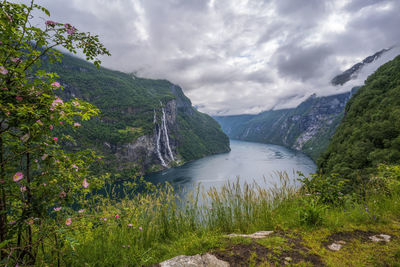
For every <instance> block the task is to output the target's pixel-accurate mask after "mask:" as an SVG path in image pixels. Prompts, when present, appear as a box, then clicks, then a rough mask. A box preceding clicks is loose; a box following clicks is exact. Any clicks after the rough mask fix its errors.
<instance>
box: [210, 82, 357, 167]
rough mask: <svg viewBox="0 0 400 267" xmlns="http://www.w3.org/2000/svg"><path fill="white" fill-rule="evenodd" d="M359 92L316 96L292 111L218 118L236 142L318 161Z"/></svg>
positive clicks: (271, 111)
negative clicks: (289, 151)
mask: <svg viewBox="0 0 400 267" xmlns="http://www.w3.org/2000/svg"><path fill="white" fill-rule="evenodd" d="M356 90H357V88H354V89H353V90H352V91H351V92H348V93H343V94H338V95H332V96H326V97H317V96H316V95H312V96H310V97H309V98H308V99H307V100H306V101H304V102H302V103H301V104H300V105H299V106H297V107H296V108H292V109H283V110H270V111H265V112H262V113H260V114H257V115H236V116H215V117H214V118H215V119H216V120H217V121H218V122H219V123H220V125H221V127H222V129H223V130H224V132H225V133H226V134H227V135H228V136H229V137H230V138H232V139H239V140H246V141H254V142H261V143H270V144H276V145H282V146H286V147H289V148H292V149H295V150H300V151H303V152H304V153H306V154H307V155H309V156H310V157H312V158H313V159H314V160H316V159H317V158H318V156H319V155H320V154H321V152H322V151H324V150H325V149H326V147H327V146H328V144H329V139H330V137H331V136H332V135H333V133H334V132H335V130H336V127H337V126H338V125H339V123H340V121H341V119H342V117H343V110H344V107H345V105H346V103H347V101H348V100H349V99H350V97H351V96H352V94H353V93H354V92H355V91H356Z"/></svg>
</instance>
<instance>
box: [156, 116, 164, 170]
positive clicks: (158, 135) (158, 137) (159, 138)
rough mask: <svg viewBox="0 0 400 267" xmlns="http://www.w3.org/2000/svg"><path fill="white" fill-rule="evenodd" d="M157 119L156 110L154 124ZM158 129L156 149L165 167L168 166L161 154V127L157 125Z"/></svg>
mask: <svg viewBox="0 0 400 267" xmlns="http://www.w3.org/2000/svg"><path fill="white" fill-rule="evenodd" d="M156 121H157V116H156V111H155V110H154V124H155V123H156ZM156 131H157V141H156V150H157V156H158V158H159V159H160V161H161V165H163V166H164V167H167V164H166V163H165V161H164V159H163V157H162V155H161V146H160V141H161V128H160V127H157V128H156Z"/></svg>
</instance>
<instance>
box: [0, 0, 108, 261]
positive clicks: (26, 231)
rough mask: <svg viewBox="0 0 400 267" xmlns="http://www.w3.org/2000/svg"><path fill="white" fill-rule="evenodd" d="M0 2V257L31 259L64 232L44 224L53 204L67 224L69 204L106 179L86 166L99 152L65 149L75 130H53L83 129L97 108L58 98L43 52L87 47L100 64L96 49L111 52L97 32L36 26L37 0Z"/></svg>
mask: <svg viewBox="0 0 400 267" xmlns="http://www.w3.org/2000/svg"><path fill="white" fill-rule="evenodd" d="M0 7H1V11H0V41H1V46H0V88H1V90H0V94H1V98H0V126H1V128H0V184H1V185H0V186H1V189H0V190H1V192H0V242H1V243H2V244H3V246H2V248H1V253H0V254H1V263H2V264H5V265H7V264H8V265H11V264H14V265H16V264H17V265H18V264H24V265H31V264H34V263H35V260H36V254H37V250H38V248H39V246H40V245H43V239H44V237H45V236H46V235H50V234H52V235H53V234H54V235H55V236H58V238H61V239H62V238H63V235H62V233H61V231H62V230H63V228H60V229H58V230H57V231H58V232H56V231H54V229H52V228H51V227H49V225H48V224H47V223H46V222H47V221H48V220H51V219H49V216H52V215H53V214H52V212H51V211H52V210H53V208H54V207H57V208H60V209H65V210H66V211H67V212H66V213H65V217H62V218H60V217H56V220H57V221H58V223H60V224H61V225H64V222H65V225H66V226H67V227H68V224H69V223H68V222H69V220H68V219H67V218H68V212H71V211H72V209H71V208H69V207H70V206H71V204H72V203H76V202H77V201H79V200H80V199H81V198H82V197H83V198H84V196H85V194H87V193H88V192H89V188H95V187H96V185H97V186H98V185H99V184H100V181H99V178H100V177H97V178H94V177H92V176H90V173H89V172H88V169H89V167H90V166H91V165H96V164H98V163H97V161H96V156H95V154H94V153H93V152H90V151H84V150H83V151H81V152H79V153H74V154H72V153H66V152H65V151H63V150H61V149H60V143H62V142H66V141H67V140H70V136H68V135H62V134H60V135H56V131H55V130H53V128H59V127H70V128H72V129H75V128H78V127H80V126H81V124H80V123H79V122H78V121H87V120H89V119H90V118H91V117H93V116H96V115H97V114H98V112H99V111H98V109H96V108H95V107H94V106H93V105H91V104H89V103H87V102H84V101H80V100H78V99H74V100H72V101H69V102H66V101H65V102H64V101H63V100H62V99H61V98H59V97H57V96H56V95H55V91H56V90H57V89H58V88H61V89H62V86H61V85H60V84H59V83H58V82H57V81H56V79H57V78H58V75H57V74H56V73H51V72H46V71H44V70H42V69H40V66H41V62H42V59H43V58H44V57H47V58H48V60H49V61H50V62H55V61H58V60H60V57H59V56H60V53H59V52H57V51H54V50H52V48H53V47H55V46H62V47H64V48H65V49H67V50H68V51H70V52H75V51H76V49H82V50H83V52H84V54H85V55H86V57H87V58H88V59H90V60H93V61H94V64H95V65H98V64H99V63H100V61H99V60H98V58H97V56H98V55H103V54H106V55H109V52H108V51H107V50H106V49H105V48H104V47H103V46H102V44H100V43H99V41H98V37H97V36H91V35H90V34H87V33H81V32H79V31H78V30H77V29H75V28H74V27H73V26H71V25H70V24H61V23H56V22H53V21H46V22H45V23H44V25H43V27H42V28H37V27H35V26H32V24H31V19H32V18H33V15H32V14H34V13H35V12H36V11H42V12H44V13H45V14H47V15H48V14H49V12H48V11H47V10H46V9H45V8H43V7H40V6H38V5H36V4H34V1H31V2H30V4H29V5H25V4H15V3H10V2H8V1H1V2H0ZM89 184H90V185H91V186H90V187H88V186H89ZM65 219H67V220H66V221H65ZM4 255H8V256H7V257H4Z"/></svg>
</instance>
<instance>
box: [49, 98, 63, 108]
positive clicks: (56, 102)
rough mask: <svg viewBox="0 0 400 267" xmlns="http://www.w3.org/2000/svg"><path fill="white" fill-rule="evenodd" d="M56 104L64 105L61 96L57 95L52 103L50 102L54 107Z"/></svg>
mask: <svg viewBox="0 0 400 267" xmlns="http://www.w3.org/2000/svg"><path fill="white" fill-rule="evenodd" d="M58 105H64V101H62V99H61V98H59V97H57V98H56V100H54V101H53V103H51V106H52V107H53V108H54V107H56V106H58Z"/></svg>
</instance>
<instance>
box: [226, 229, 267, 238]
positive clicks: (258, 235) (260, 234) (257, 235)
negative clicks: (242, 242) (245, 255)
mask: <svg viewBox="0 0 400 267" xmlns="http://www.w3.org/2000/svg"><path fill="white" fill-rule="evenodd" d="M273 233H274V231H260V232H256V233H253V234H251V235H245V234H229V235H227V236H228V237H249V238H254V239H260V238H265V237H267V236H269V235H271V234H273Z"/></svg>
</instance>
